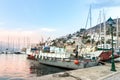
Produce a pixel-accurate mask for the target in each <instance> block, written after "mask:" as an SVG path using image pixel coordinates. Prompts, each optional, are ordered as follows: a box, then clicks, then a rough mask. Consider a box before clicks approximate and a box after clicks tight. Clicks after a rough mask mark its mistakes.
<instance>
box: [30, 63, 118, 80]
mask: <svg viewBox="0 0 120 80" xmlns="http://www.w3.org/2000/svg"><path fill="white" fill-rule="evenodd" d="M110 69H111V64H108V63H107V64H106V65H103V66H96V67H91V68H85V69H78V70H71V71H67V72H61V73H56V74H50V75H46V76H42V77H37V78H31V79H30V80H33V79H35V80H119V76H120V63H116V70H117V71H116V72H113V71H110Z"/></svg>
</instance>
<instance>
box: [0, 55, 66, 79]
mask: <svg viewBox="0 0 120 80" xmlns="http://www.w3.org/2000/svg"><path fill="white" fill-rule="evenodd" d="M61 71H65V69H60V68H55V67H50V66H49V67H48V66H45V65H42V64H39V63H38V62H37V61H33V60H28V59H26V55H25V54H18V55H17V54H0V80H25V79H26V80H27V79H28V78H30V77H38V76H42V75H46V74H51V73H56V72H61Z"/></svg>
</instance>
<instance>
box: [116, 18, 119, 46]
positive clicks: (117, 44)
mask: <svg viewBox="0 0 120 80" xmlns="http://www.w3.org/2000/svg"><path fill="white" fill-rule="evenodd" d="M118 22H119V19H118V18H117V24H116V37H117V43H116V48H118V47H119V42H118V41H119V35H118V33H119V32H118V27H119V25H118Z"/></svg>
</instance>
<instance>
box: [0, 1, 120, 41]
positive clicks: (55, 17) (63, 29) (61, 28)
mask: <svg viewBox="0 0 120 80" xmlns="http://www.w3.org/2000/svg"><path fill="white" fill-rule="evenodd" d="M90 5H91V12H92V16H91V17H92V26H95V25H96V24H98V23H99V22H98V19H99V13H100V11H101V13H102V14H103V11H104V13H105V20H107V19H108V18H109V17H112V18H113V19H114V18H117V17H120V0H0V40H1V41H6V42H7V41H8V37H9V39H12V40H18V38H19V39H20V40H23V38H27V37H29V39H30V42H31V43H38V42H39V41H41V40H42V38H43V39H44V40H46V39H47V38H48V37H50V38H51V39H55V38H59V37H61V36H64V35H67V34H70V33H74V32H76V31H78V30H80V28H85V24H86V21H87V16H88V12H89V8H90ZM101 19H102V20H103V18H101ZM86 28H90V26H89V23H88V26H87V27H86ZM23 42H24V41H23Z"/></svg>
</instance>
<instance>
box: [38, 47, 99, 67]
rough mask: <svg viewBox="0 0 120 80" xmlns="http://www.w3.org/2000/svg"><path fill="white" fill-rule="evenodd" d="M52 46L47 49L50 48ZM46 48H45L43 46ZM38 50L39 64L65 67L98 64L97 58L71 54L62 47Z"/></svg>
mask: <svg viewBox="0 0 120 80" xmlns="http://www.w3.org/2000/svg"><path fill="white" fill-rule="evenodd" d="M51 48H52V47H50V48H49V49H50V50H51ZM44 49H46V48H44ZM44 49H43V50H40V53H39V55H38V57H37V59H38V61H39V62H40V63H41V64H46V65H50V66H56V67H62V68H67V69H81V68H87V67H92V66H97V65H98V63H99V62H98V60H97V59H90V58H89V57H87V56H84V57H77V58H75V57H74V56H71V54H73V53H68V52H66V51H65V50H64V49H63V48H54V50H52V51H50V50H49V51H47V52H46V51H45V50H44Z"/></svg>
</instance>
